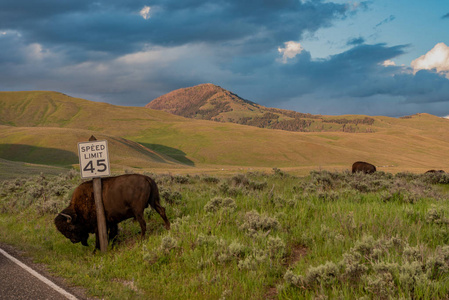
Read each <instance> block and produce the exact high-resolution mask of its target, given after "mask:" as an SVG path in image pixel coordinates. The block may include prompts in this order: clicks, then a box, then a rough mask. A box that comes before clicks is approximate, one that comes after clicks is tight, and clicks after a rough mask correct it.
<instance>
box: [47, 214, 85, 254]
mask: <svg viewBox="0 0 449 300" xmlns="http://www.w3.org/2000/svg"><path fill="white" fill-rule="evenodd" d="M55 225H56V228H57V229H58V230H59V231H60V232H61V233H62V234H63V235H64V236H65V237H66V238H68V239H69V240H70V241H71V242H72V243H74V244H75V243H79V242H81V244H83V245H84V246H87V239H88V238H89V233H88V232H87V231H86V230H85V229H84V228H83V226H82V224H79V223H77V216H76V213H75V212H74V211H73V210H72V209H70V208H66V209H64V210H63V211H62V212H60V213H59V214H58V215H57V216H56V218H55Z"/></svg>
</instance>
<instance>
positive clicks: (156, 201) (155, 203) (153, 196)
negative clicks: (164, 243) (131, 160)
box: [147, 177, 170, 230]
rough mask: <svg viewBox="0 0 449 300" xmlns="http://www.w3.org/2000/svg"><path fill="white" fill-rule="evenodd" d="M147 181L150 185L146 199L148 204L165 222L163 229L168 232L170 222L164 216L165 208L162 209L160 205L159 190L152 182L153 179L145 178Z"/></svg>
mask: <svg viewBox="0 0 449 300" xmlns="http://www.w3.org/2000/svg"><path fill="white" fill-rule="evenodd" d="M147 180H148V182H149V184H150V196H149V199H148V203H149V204H150V205H151V207H152V208H154V210H156V211H157V213H158V214H159V215H160V216H161V217H162V219H163V220H164V222H165V228H167V230H168V229H170V222H169V221H168V219H167V216H166V215H165V208H163V207H162V206H161V203H160V201H161V197H160V195H159V188H158V187H157V184H156V182H154V180H153V179H151V178H150V177H147Z"/></svg>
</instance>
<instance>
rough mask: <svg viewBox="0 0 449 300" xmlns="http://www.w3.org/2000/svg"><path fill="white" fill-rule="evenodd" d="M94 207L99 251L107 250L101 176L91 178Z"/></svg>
mask: <svg viewBox="0 0 449 300" xmlns="http://www.w3.org/2000/svg"><path fill="white" fill-rule="evenodd" d="M93 185H94V198H95V208H96V210H97V230H98V239H99V240H100V250H101V252H106V251H107V250H108V233H107V230H106V217H105V215H104V206H103V199H102V197H101V178H94V179H93Z"/></svg>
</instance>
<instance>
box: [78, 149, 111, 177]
mask: <svg viewBox="0 0 449 300" xmlns="http://www.w3.org/2000/svg"><path fill="white" fill-rule="evenodd" d="M78 156H79V158H80V170H81V178H92V177H103V176H110V175H111V171H110V169H109V155H108V141H92V142H83V143H78Z"/></svg>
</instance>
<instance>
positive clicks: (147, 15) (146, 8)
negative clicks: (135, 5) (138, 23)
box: [139, 6, 151, 20]
mask: <svg viewBox="0 0 449 300" xmlns="http://www.w3.org/2000/svg"><path fill="white" fill-rule="evenodd" d="M150 10H151V7H149V6H144V7H143V8H142V9H141V10H140V12H139V14H140V15H141V16H142V18H144V20H148V19H149V18H150Z"/></svg>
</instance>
